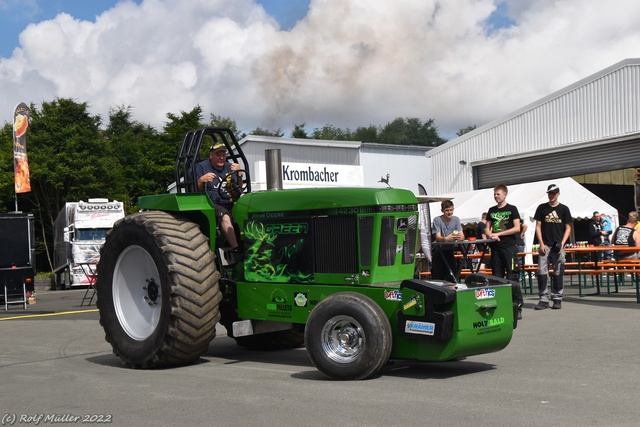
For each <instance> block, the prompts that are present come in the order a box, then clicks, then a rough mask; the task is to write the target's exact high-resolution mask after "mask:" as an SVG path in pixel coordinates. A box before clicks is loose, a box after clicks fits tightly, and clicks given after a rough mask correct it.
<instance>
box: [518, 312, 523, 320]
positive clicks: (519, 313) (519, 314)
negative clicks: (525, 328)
mask: <svg viewBox="0 0 640 427" xmlns="http://www.w3.org/2000/svg"><path fill="white" fill-rule="evenodd" d="M518 320H522V310H518Z"/></svg>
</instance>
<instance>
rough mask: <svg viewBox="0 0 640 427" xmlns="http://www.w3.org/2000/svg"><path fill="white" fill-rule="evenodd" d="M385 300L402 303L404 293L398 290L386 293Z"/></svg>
mask: <svg viewBox="0 0 640 427" xmlns="http://www.w3.org/2000/svg"><path fill="white" fill-rule="evenodd" d="M384 299H386V300H387V301H402V293H401V292H400V291H398V290H393V291H387V290H385V291H384Z"/></svg>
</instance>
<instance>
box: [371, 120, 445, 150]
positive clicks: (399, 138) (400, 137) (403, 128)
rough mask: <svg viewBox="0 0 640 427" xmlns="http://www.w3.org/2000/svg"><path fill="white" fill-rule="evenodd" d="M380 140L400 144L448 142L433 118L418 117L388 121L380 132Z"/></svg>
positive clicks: (430, 144) (432, 144)
mask: <svg viewBox="0 0 640 427" xmlns="http://www.w3.org/2000/svg"><path fill="white" fill-rule="evenodd" d="M378 142H381V143H384V144H398V145H426V146H437V145H441V144H444V143H445V142H447V140H446V139H444V138H441V137H440V135H438V129H437V128H436V127H435V122H434V120H433V119H429V120H427V121H426V122H424V123H423V122H422V120H420V119H418V118H402V117H398V118H396V119H395V120H393V121H391V122H389V123H387V124H386V125H385V126H384V127H383V128H382V131H381V132H380V135H379V138H378Z"/></svg>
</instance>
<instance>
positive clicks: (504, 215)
mask: <svg viewBox="0 0 640 427" xmlns="http://www.w3.org/2000/svg"><path fill="white" fill-rule="evenodd" d="M508 192H509V190H508V189H507V187H506V186H505V185H502V184H500V185H496V186H495V188H494V189H493V199H494V200H495V201H496V203H497V205H495V206H493V207H491V208H489V210H488V211H487V218H486V220H485V221H486V228H485V234H486V235H487V238H488V239H492V240H493V241H494V242H493V243H492V244H491V274H492V275H494V276H498V277H506V278H507V279H509V280H512V281H513V282H515V283H514V284H512V290H513V301H514V302H515V303H517V304H518V319H522V303H523V298H522V290H521V289H520V283H519V282H518V272H519V270H518V268H517V258H518V250H517V248H516V235H517V234H519V233H520V222H521V221H520V214H519V213H518V208H516V207H515V206H513V205H510V204H508V203H507V193H508Z"/></svg>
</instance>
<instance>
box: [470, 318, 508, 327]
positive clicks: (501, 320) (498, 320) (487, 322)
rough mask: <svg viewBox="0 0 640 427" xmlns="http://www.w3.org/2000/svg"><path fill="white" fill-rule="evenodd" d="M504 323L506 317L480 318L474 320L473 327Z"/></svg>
mask: <svg viewBox="0 0 640 427" xmlns="http://www.w3.org/2000/svg"><path fill="white" fill-rule="evenodd" d="M503 323H504V317H496V318H495V319H489V320H480V321H478V322H473V329H478V328H486V327H489V326H498V325H502V324H503Z"/></svg>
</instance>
